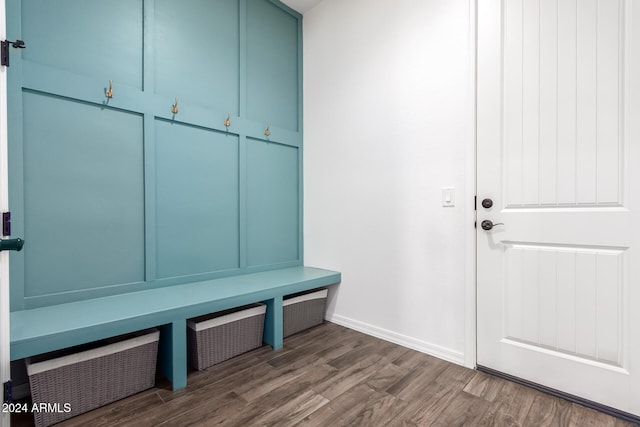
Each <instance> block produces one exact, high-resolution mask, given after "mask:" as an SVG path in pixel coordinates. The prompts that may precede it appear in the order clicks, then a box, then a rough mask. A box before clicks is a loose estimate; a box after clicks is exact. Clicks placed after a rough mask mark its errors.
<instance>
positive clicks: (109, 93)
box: [104, 80, 113, 99]
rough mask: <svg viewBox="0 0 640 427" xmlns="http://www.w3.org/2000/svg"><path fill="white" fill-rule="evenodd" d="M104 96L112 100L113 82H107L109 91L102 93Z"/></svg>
mask: <svg viewBox="0 0 640 427" xmlns="http://www.w3.org/2000/svg"><path fill="white" fill-rule="evenodd" d="M104 94H105V96H106V97H107V98H109V99H111V98H113V80H109V89H107V90H105V91H104Z"/></svg>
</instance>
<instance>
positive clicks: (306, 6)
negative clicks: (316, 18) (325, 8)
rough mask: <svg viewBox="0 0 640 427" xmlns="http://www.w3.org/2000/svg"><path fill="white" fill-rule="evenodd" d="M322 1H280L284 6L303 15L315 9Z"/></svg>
mask: <svg viewBox="0 0 640 427" xmlns="http://www.w3.org/2000/svg"><path fill="white" fill-rule="evenodd" d="M321 1H322V0H282V2H283V3H284V4H286V5H287V6H289V7H290V8H292V9H295V10H297V11H298V12H300V13H302V14H303V15H304V14H305V13H306V12H307V11H308V10H311V9H312V8H313V7H315V6H316V5H317V4H318V3H320V2H321Z"/></svg>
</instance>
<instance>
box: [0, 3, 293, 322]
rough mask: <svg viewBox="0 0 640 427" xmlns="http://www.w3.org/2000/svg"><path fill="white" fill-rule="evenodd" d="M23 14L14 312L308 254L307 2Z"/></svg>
mask: <svg viewBox="0 0 640 427" xmlns="http://www.w3.org/2000/svg"><path fill="white" fill-rule="evenodd" d="M7 26H8V35H7V37H8V38H9V39H23V40H25V42H26V44H27V49H25V50H22V51H16V50H13V51H12V53H11V55H12V56H11V67H10V68H9V69H8V79H9V88H8V98H9V123H10V124H9V129H8V131H9V181H10V183H9V187H10V194H9V198H10V206H11V210H12V220H13V224H12V225H13V236H15V237H22V236H24V238H25V241H26V244H25V247H24V249H23V251H22V252H19V253H12V254H11V258H10V264H11V305H12V310H20V309H24V308H30V307H37V306H44V305H50V304H56V303H62V302H68V301H73V300H79V299H85V298H91V297H96V296H104V295H111V294H115V293H120V292H124V291H133V290H140V289H145V288H148V287H154V286H167V285H171V284H175V283H183V282H186V281H194V280H205V279H208V278H215V277H223V276H228V275H235V274H242V273H245V272H249V271H259V270H268V269H273V268H281V267H288V266H296V265H301V264H302V216H301V215H302V209H301V201H302V164H301V159H302V128H301V105H302V103H301V93H300V87H301V71H302V70H301V16H299V15H298V14H296V13H295V12H293V11H291V10H290V9H288V8H287V7H286V6H284V5H282V4H281V3H279V2H278V1H271V0H187V1H181V2H175V1H170V0H139V1H133V0H85V1H71V0H59V1H56V2H42V1H37V0H22V1H21V2H20V1H15V2H8V4H7ZM109 80H113V97H112V98H107V97H106V96H105V90H106V89H107V88H108V87H109ZM175 98H178V108H179V111H178V113H177V114H173V113H172V112H171V105H172V104H173V103H174V102H175ZM227 114H230V120H231V124H230V126H225V123H224V120H225V119H226V118H227ZM269 123H270V124H271V127H270V132H271V133H270V135H268V136H266V135H265V134H264V130H265V127H266V126H267V124H269Z"/></svg>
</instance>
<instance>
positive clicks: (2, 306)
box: [0, 0, 11, 426]
mask: <svg viewBox="0 0 640 427" xmlns="http://www.w3.org/2000/svg"><path fill="white" fill-rule="evenodd" d="M6 38H7V29H6V13H5V0H0V39H2V40H6ZM8 206H9V191H8V174H7V67H5V66H0V212H5V211H7V210H8ZM9 297H10V294H9V255H8V252H7V251H4V252H0V382H1V383H4V382H5V381H7V380H9V379H10V378H11V361H10V360H11V358H10V353H9V346H10V339H9V333H10V328H9V310H10V307H9ZM9 424H10V419H9V414H8V413H4V412H2V413H1V415H0V425H1V426H8V425H9Z"/></svg>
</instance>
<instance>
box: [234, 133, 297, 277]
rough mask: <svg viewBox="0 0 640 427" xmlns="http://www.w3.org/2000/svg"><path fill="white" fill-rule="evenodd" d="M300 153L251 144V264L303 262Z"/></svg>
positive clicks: (248, 152)
mask: <svg viewBox="0 0 640 427" xmlns="http://www.w3.org/2000/svg"><path fill="white" fill-rule="evenodd" d="M299 179H300V176H299V167H298V149H297V148H295V147H289V146H286V145H280V144H273V143H269V142H264V141H259V140H252V139H250V140H247V236H248V237H247V262H248V265H249V266H258V265H265V264H278V263H284V262H288V261H294V260H297V259H299V258H298V257H299V247H298V237H299V236H298V231H299V228H298V224H299V211H298V209H299V206H300V204H299V200H298V197H299V193H298V189H299V185H300V180H299Z"/></svg>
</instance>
